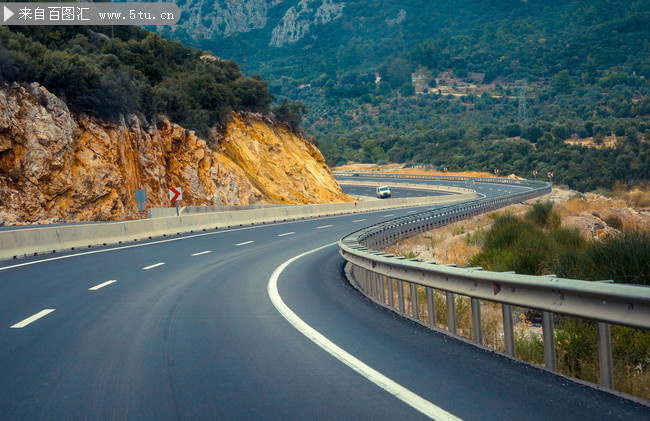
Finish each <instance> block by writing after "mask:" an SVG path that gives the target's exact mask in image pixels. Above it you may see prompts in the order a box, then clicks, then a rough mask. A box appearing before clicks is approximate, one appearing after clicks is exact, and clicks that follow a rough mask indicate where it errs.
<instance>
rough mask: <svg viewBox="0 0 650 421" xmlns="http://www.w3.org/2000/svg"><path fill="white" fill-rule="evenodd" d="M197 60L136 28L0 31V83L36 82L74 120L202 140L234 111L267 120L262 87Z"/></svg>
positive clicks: (194, 53)
mask: <svg viewBox="0 0 650 421" xmlns="http://www.w3.org/2000/svg"><path fill="white" fill-rule="evenodd" d="M202 55H203V53H202V52H201V51H199V50H195V49H192V48H188V47H184V46H182V45H181V44H180V43H178V42H171V41H167V40H165V39H163V38H161V37H160V36H158V35H156V34H153V33H150V32H147V31H145V30H142V29H140V28H135V27H125V26H118V27H114V28H111V27H87V26H63V27H49V26H25V27H17V26H14V27H0V82H28V83H29V82H38V83H40V84H41V85H43V86H44V87H46V88H47V89H48V90H49V91H51V92H52V93H54V94H55V95H57V96H58V97H60V98H61V99H63V100H64V101H65V102H66V104H67V106H68V108H69V109H70V110H71V111H73V112H76V113H82V114H87V115H92V116H97V117H100V118H105V119H115V118H117V117H118V116H119V115H122V114H126V113H137V114H140V115H142V116H144V117H146V118H151V117H153V116H155V115H158V114H162V115H165V116H166V117H168V118H169V119H171V120H172V121H173V122H175V123H178V124H180V125H182V126H184V127H186V128H188V129H194V130H196V131H197V132H198V133H199V134H201V135H204V136H206V135H207V133H208V132H209V130H210V128H211V127H213V126H214V125H219V124H222V123H224V121H225V119H226V118H227V117H228V115H229V114H230V113H231V112H232V111H249V112H260V113H269V112H270V105H271V103H272V101H273V99H274V98H273V95H271V94H270V93H269V90H268V84H267V82H265V81H264V80H262V78H261V77H259V76H252V77H245V76H243V75H242V73H241V71H240V70H239V67H238V66H237V64H236V63H235V62H233V61H226V60H221V59H218V58H215V57H209V56H208V57H203V58H202ZM286 106H287V107H289V108H291V107H292V106H293V104H288V105H286ZM291 109H293V108H291ZM279 118H280V120H281V121H283V122H287V123H288V124H290V125H291V127H292V128H294V129H296V128H297V124H298V123H299V121H300V120H299V119H298V120H297V121H296V119H295V116H294V115H293V114H291V113H287V115H284V114H281V115H280V116H279Z"/></svg>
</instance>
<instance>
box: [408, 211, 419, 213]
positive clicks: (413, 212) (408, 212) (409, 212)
mask: <svg viewBox="0 0 650 421" xmlns="http://www.w3.org/2000/svg"><path fill="white" fill-rule="evenodd" d="M416 212H417V211H408V212H406V213H416Z"/></svg>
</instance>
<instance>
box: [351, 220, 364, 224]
mask: <svg viewBox="0 0 650 421" xmlns="http://www.w3.org/2000/svg"><path fill="white" fill-rule="evenodd" d="M362 221H365V219H355V220H354V221H352V222H353V223H354V222H362Z"/></svg>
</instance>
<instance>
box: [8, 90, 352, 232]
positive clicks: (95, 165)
mask: <svg viewBox="0 0 650 421" xmlns="http://www.w3.org/2000/svg"><path fill="white" fill-rule="evenodd" d="M0 110H3V112H2V113H0V197H1V198H2V202H0V222H1V224H10V225H11V224H15V223H26V222H47V221H50V222H56V221H88V220H91V221H93V220H94V221H97V220H123V219H132V218H137V217H138V216H139V212H138V210H137V208H136V203H135V197H134V194H135V190H136V189H145V190H147V203H146V205H147V208H152V207H168V206H171V204H170V202H169V199H168V197H167V192H168V189H169V188H170V187H181V188H182V190H183V201H182V202H181V205H183V206H190V205H222V204H223V205H248V204H254V203H286V204H291V203H319V202H333V201H345V200H348V198H347V196H345V195H344V194H343V193H342V192H341V189H340V187H339V186H338V184H337V183H336V181H335V180H334V178H333V177H332V174H331V172H330V171H329V169H328V168H327V166H326V165H325V163H324V160H323V157H322V155H321V154H320V152H318V150H317V149H316V148H315V147H314V146H313V145H312V144H311V143H309V142H307V141H306V140H304V139H302V138H300V137H298V136H296V135H295V134H294V133H292V132H291V131H289V130H288V129H287V128H286V127H284V126H279V125H275V124H273V123H271V122H270V121H269V120H268V119H263V118H260V117H258V116H253V115H235V116H233V118H232V121H231V122H230V123H229V124H228V125H227V126H226V130H225V132H224V134H223V135H222V136H220V138H219V141H218V144H217V146H215V147H212V148H211V147H210V146H208V145H207V143H206V141H205V140H203V139H201V138H199V137H197V136H196V135H195V133H194V132H193V131H189V130H186V129H184V128H183V127H181V126H179V125H177V124H174V123H171V122H170V121H168V120H159V121H157V122H156V123H155V124H153V125H150V124H148V123H147V122H146V121H142V120H140V119H139V118H138V117H136V116H135V115H133V114H130V115H127V116H126V117H125V118H124V119H122V120H121V121H119V122H106V121H103V120H99V119H97V118H94V117H88V116H80V115H75V114H73V113H71V112H70V111H69V110H68V108H67V106H66V105H65V103H64V102H63V101H61V100H60V99H59V98H57V97H56V96H54V95H53V94H51V93H50V92H48V91H47V90H46V89H45V88H43V87H41V86H39V85H38V84H36V83H33V84H31V85H18V84H14V85H12V86H9V85H0Z"/></svg>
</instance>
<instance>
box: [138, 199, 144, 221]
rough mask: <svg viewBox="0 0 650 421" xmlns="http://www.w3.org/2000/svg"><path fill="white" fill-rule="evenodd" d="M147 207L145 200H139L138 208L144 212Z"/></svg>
mask: <svg viewBox="0 0 650 421" xmlns="http://www.w3.org/2000/svg"><path fill="white" fill-rule="evenodd" d="M145 209H146V206H145V204H144V203H143V202H138V210H139V211H141V212H142V211H143V210H145ZM140 219H142V214H141V215H140Z"/></svg>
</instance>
